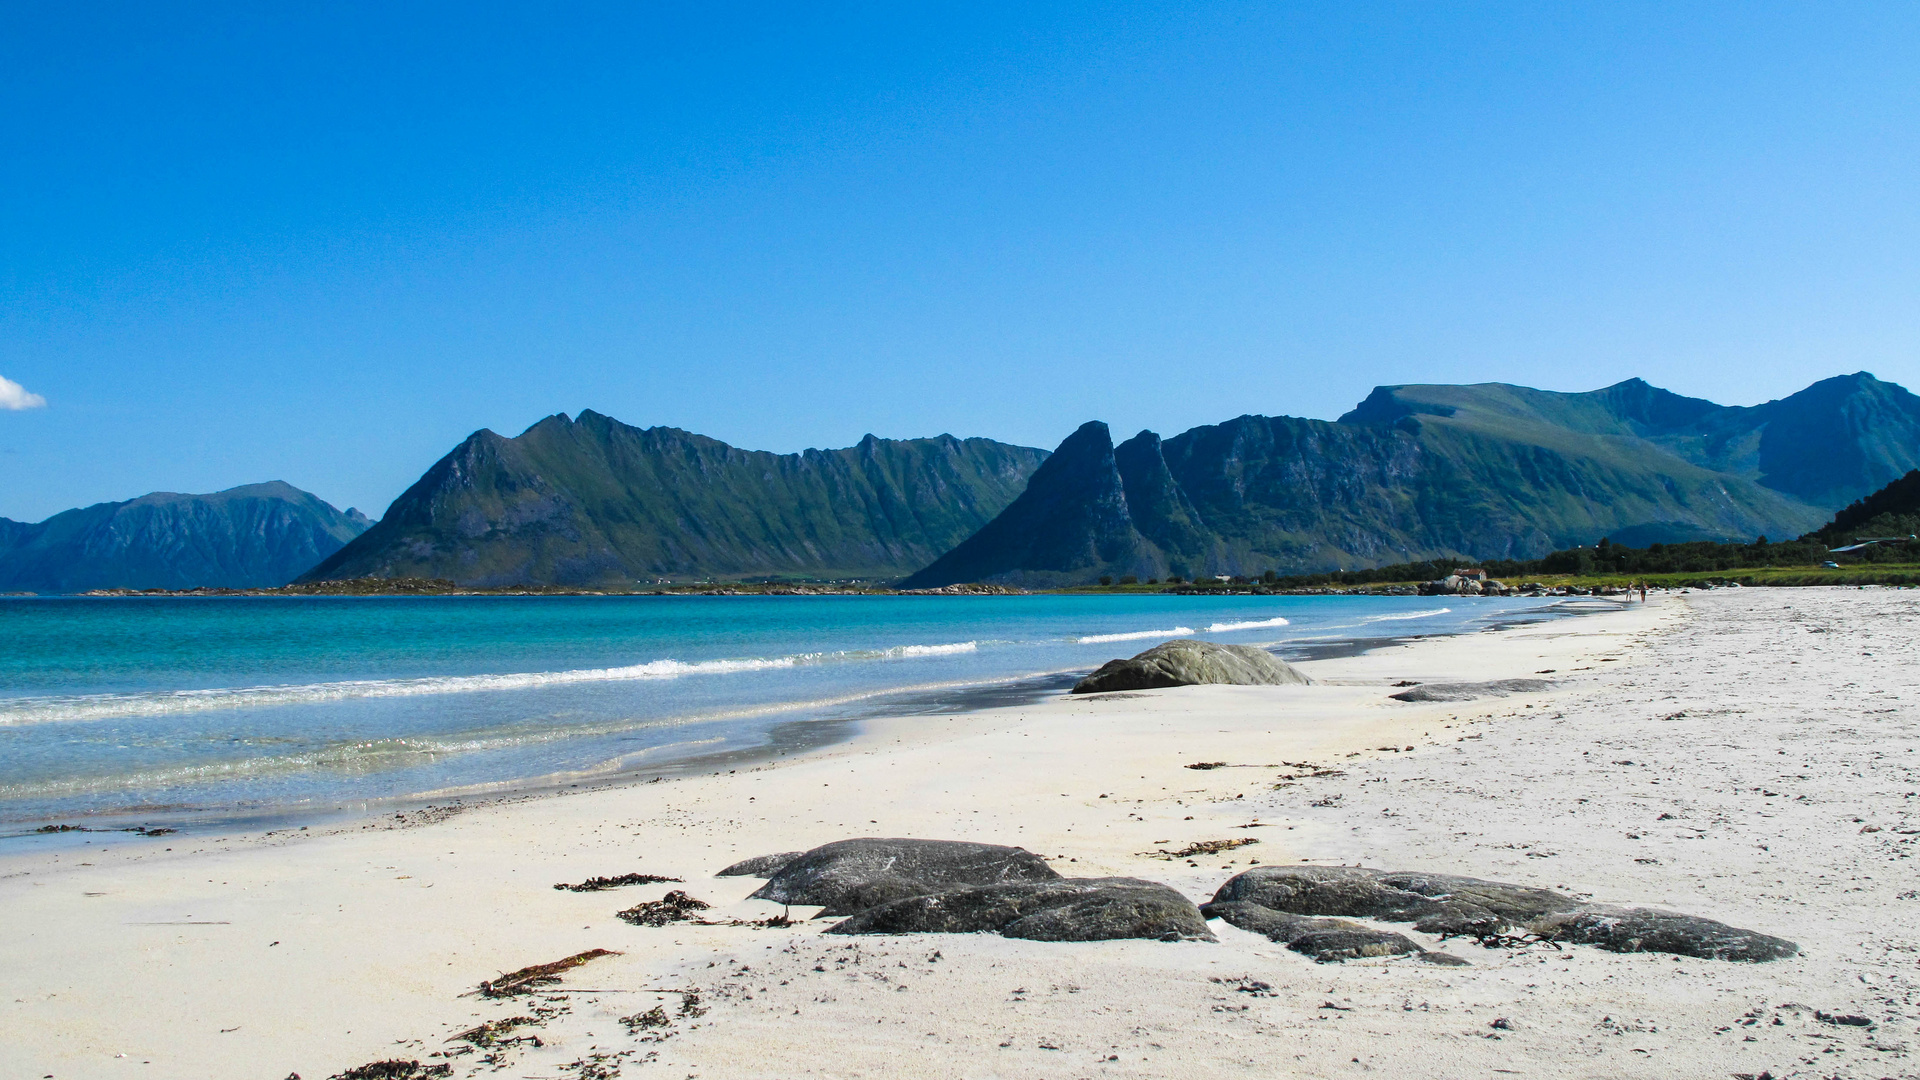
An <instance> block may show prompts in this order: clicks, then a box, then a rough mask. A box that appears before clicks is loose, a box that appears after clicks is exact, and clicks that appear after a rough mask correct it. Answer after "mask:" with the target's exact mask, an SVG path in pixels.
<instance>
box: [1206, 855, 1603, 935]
mask: <svg viewBox="0 0 1920 1080" xmlns="http://www.w3.org/2000/svg"><path fill="white" fill-rule="evenodd" d="M1236 900H1238V901H1246V902H1249V903H1254V904H1258V905H1260V906H1261V907H1265V908H1270V909H1272V910H1274V911H1280V912H1288V913H1291V914H1294V915H1345V916H1348V917H1350V918H1361V919H1379V920H1382V921H1383V922H1407V923H1413V928H1414V929H1415V930H1419V931H1421V932H1422V933H1429V934H1442V935H1456V934H1458V935H1469V936H1475V937H1479V936H1483V935H1487V934H1494V933H1498V932H1500V931H1501V930H1503V929H1506V928H1507V927H1509V926H1513V925H1520V924H1524V923H1526V922H1528V921H1530V920H1532V919H1535V918H1538V917H1540V916H1542V915H1547V914H1551V913H1554V912H1561V911H1572V910H1574V909H1576V908H1578V907H1580V902H1579V901H1577V900H1575V899H1573V898H1572V897H1569V896H1563V895H1561V894H1560V893H1557V892H1554V891H1553V890H1551V889H1536V888H1532V887H1529V886H1526V885H1509V884H1506V883H1504V882H1499V881H1482V880H1480V879H1479V878H1470V877H1458V876H1455V875H1453V874H1423V873H1419V872H1414V871H1390V870H1369V869H1366V868H1364V867H1352V866H1260V867H1255V868H1254V869H1252V870H1248V871H1246V872H1244V873H1241V874H1236V875H1234V876H1233V877H1232V878H1231V879H1229V880H1228V881H1227V883H1226V884H1224V885H1222V886H1220V889H1219V891H1217V892H1216V893H1214V896H1213V902H1214V904H1216V905H1217V904H1221V903H1225V902H1228V901H1236Z"/></svg>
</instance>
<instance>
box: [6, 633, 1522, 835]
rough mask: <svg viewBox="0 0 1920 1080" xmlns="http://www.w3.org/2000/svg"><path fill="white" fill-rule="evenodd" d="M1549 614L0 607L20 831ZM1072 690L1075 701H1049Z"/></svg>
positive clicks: (645, 764) (451, 774) (460, 785)
mask: <svg viewBox="0 0 1920 1080" xmlns="http://www.w3.org/2000/svg"><path fill="white" fill-rule="evenodd" d="M1548 603H1549V602H1547V601H1540V600H1519V599H1482V598H1471V599H1469V598H1451V597H1450V598H1430V599H1429V598H1413V597H1176V596H1131V597H1129V596H1010V597H430V598H428V597H404V598H403V597H394V598H386V597H381V598H368V597H304V598H284V597H234V598H218V599H214V598H127V599H99V598H68V599H58V598H44V599H43V598H8V599H3V600H0V642H4V643H5V647H4V648H0V821H13V822H25V821H34V820H44V819H47V818H50V817H56V816H64V815H77V814H84V813H100V812H110V811H130V812H134V813H140V814H146V815H148V816H150V817H155V818H158V817H164V816H166V815H167V814H168V813H170V812H180V811H185V810H189V809H210V808H217V809H227V810H231V809H236V808H245V807H292V806H309V807H317V806H332V805H338V804H342V803H347V802H353V801H357V800H364V799H376V798H384V797H391V796H402V795H410V794H418V793H424V792H430V791H444V790H447V789H471V788H475V787H488V786H496V787H497V786H501V785H511V784H514V783H525V782H534V781H539V782H557V781H565V780H568V779H578V778H579V777H582V776H588V777H590V776H597V775H604V774H610V773H615V772H619V771H631V770H642V771H644V770H657V769H663V768H667V767H671V766H672V765H674V764H675V763H686V762H688V761H690V760H692V759H695V758H702V757H707V756H711V755H715V754H721V753H726V752H738V751H746V750H751V749H754V748H763V747H765V746H767V745H768V744H769V741H770V740H771V739H772V738H773V737H774V733H775V732H776V731H780V732H786V733H789V734H791V733H792V732H794V731H801V730H805V728H804V727H803V728H795V727H794V726H793V725H794V724H795V723H796V722H799V723H801V724H803V725H804V724H805V723H807V722H815V721H836V720H841V721H843V720H847V719H851V718H857V717H860V716H866V715H875V714H879V713H887V712H895V713H923V712H929V711H935V710H940V711H951V710H958V709H962V708H966V707H969V706H970V705H977V704H984V703H991V702H994V701H1005V700H1012V699H1017V697H1016V698H1009V696H1008V691H1007V688H1008V685H1009V684H1014V685H1015V687H1016V689H1019V690H1021V691H1022V692H1025V693H1028V694H1042V693H1054V692H1058V690H1059V689H1060V688H1061V687H1062V686H1063V685H1064V683H1065V681H1066V680H1065V678H1064V676H1063V673H1069V672H1081V671H1086V670H1089V669H1091V668H1093V667H1096V666H1098V665H1099V664H1101V663H1103V662H1105V661H1107V660H1110V659H1112V658H1114V657H1117V656H1129V655H1132V654H1133V653H1135V652H1138V651H1140V650H1141V649H1144V648H1146V647H1148V646H1150V645H1153V644H1155V643H1157V642H1159V641H1162V640H1165V639H1167V638H1169V637H1177V636H1195V637H1205V638H1209V639H1212V640H1217V641H1223V642H1230V643H1234V644H1244V645H1261V646H1266V647H1269V648H1273V649H1275V650H1276V651H1278V652H1280V653H1282V654H1283V655H1288V654H1299V653H1300V652H1302V651H1303V650H1306V649H1308V648H1310V647H1311V646H1312V645H1313V644H1314V643H1315V642H1326V641H1330V640H1346V639H1362V640H1365V639H1373V638H1379V639H1385V638H1391V637H1400V636H1406V635H1409V634H1416V633H1417V634H1433V633H1458V632H1462V631H1468V630H1475V629H1480V628H1483V627H1486V626H1488V625H1491V624H1492V623H1493V622H1495V621H1500V620H1506V619H1511V618H1514V617H1526V616H1528V615H1529V614H1532V615H1541V614H1544V613H1545V611H1546V608H1547V605H1548ZM1048 675H1053V676H1056V677H1055V678H1051V679H1049V678H1044V677H1043V676H1048Z"/></svg>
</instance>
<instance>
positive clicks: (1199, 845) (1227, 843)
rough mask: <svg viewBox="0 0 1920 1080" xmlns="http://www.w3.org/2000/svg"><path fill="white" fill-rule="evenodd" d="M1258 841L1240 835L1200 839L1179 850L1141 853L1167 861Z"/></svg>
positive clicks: (1214, 852) (1213, 852) (1163, 849)
mask: <svg viewBox="0 0 1920 1080" xmlns="http://www.w3.org/2000/svg"><path fill="white" fill-rule="evenodd" d="M1259 842H1260V841H1258V840H1255V839H1254V838H1253V837H1251V836H1242V837H1240V838H1238V839H1235V840H1201V841H1198V842H1196V843H1192V844H1188V845H1187V846H1186V847H1183V848H1181V849H1180V850H1179V851H1168V850H1166V849H1165V848H1162V849H1160V850H1159V851H1149V852H1144V853H1143V854H1145V855H1146V856H1147V858H1149V859H1165V860H1168V861H1171V860H1173V859H1191V858H1193V857H1194V856H1195V855H1218V854H1220V853H1221V852H1223V851H1232V850H1233V849H1234V848H1239V847H1246V846H1247V845H1248V844H1257V843H1259Z"/></svg>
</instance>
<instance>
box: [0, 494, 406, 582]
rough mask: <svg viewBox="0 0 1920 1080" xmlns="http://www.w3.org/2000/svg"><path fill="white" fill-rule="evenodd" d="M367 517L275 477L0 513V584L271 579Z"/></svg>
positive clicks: (336, 543) (334, 544)
mask: <svg viewBox="0 0 1920 1080" xmlns="http://www.w3.org/2000/svg"><path fill="white" fill-rule="evenodd" d="M369 524H371V523H370V522H368V521H367V519H366V517H365V516H363V515H362V514H360V512H359V511H357V510H348V511H346V512H345V513H342V512H341V511H339V510H336V509H334V508H333V507H332V506H329V505H328V504H327V503H325V502H323V501H321V500H320V499H318V498H315V497H314V496H312V495H310V494H308V493H307V492H304V491H301V490H300V489H299V488H296V487H294V486H293V485H291V484H284V483H280V482H278V481H275V482H273V483H267V484H249V485H247V486H245V487H237V488H231V489H229V490H227V491H221V492H216V493H214V494H211V495H182V494H178V493H175V492H168V491H158V492H154V493H153V494H151V495H143V496H141V497H140V498H137V499H129V500H127V501H126V502H116V503H99V504H97V505H94V506H88V507H82V508H80V509H77V510H68V511H65V512H64V513H59V514H55V515H54V516H53V517H50V518H48V519H47V520H45V521H42V522H39V523H36V524H28V523H25V522H18V521H9V520H7V519H5V518H0V591H5V592H40V593H66V592H83V591H85V590H88V589H192V588H199V587H203V586H204V587H209V588H231V589H252V588H271V587H273V586H277V585H285V584H286V583H287V582H289V581H291V580H293V578H294V576H295V575H297V574H299V573H300V572H301V571H303V570H305V569H307V568H308V567H310V566H312V565H313V564H314V563H316V562H318V561H320V560H321V559H323V558H326V557H327V556H328V555H331V554H333V553H334V552H336V551H338V550H340V548H341V547H342V546H344V545H345V544H346V543H347V542H348V541H349V540H352V539H353V538H354V537H356V536H358V535H360V534H361V533H362V532H364V531H366V529H367V527H368V525H369Z"/></svg>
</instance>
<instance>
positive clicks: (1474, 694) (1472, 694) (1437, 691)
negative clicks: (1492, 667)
mask: <svg viewBox="0 0 1920 1080" xmlns="http://www.w3.org/2000/svg"><path fill="white" fill-rule="evenodd" d="M1552 688H1553V684H1552V683H1550V682H1548V681H1547V680H1545V679H1500V680H1497V681H1495V682H1480V683H1428V684H1426V685H1424V686H1416V687H1414V688H1413V689H1411V690H1402V691H1401V692H1399V693H1397V694H1388V695H1387V696H1388V697H1390V698H1392V699H1394V700H1395V701H1472V700H1474V699H1475V698H1486V697H1506V696H1507V695H1508V694H1538V693H1540V692H1542V691H1544V690H1550V689H1552Z"/></svg>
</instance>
